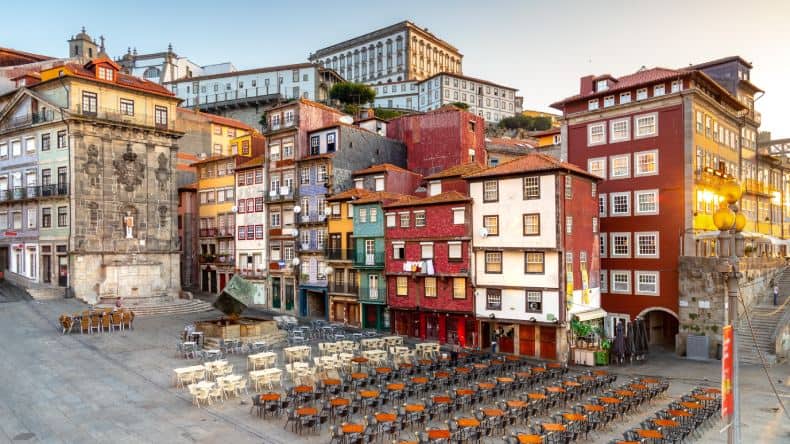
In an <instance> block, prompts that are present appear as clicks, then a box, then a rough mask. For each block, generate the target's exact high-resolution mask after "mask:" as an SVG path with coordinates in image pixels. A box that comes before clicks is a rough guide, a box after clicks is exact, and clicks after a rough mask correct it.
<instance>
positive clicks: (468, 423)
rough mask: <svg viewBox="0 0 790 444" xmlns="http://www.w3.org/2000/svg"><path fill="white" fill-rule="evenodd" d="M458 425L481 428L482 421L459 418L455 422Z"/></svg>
mask: <svg viewBox="0 0 790 444" xmlns="http://www.w3.org/2000/svg"><path fill="white" fill-rule="evenodd" d="M455 422H456V424H458V427H462V428H463V427H478V426H480V421H478V420H477V419H476V418H458V420H456V421H455Z"/></svg>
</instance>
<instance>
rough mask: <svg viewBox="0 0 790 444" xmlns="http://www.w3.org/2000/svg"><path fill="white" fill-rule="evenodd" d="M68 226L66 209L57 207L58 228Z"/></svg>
mask: <svg viewBox="0 0 790 444" xmlns="http://www.w3.org/2000/svg"><path fill="white" fill-rule="evenodd" d="M68 225H69V213H68V207H58V226H59V227H66V226H68Z"/></svg>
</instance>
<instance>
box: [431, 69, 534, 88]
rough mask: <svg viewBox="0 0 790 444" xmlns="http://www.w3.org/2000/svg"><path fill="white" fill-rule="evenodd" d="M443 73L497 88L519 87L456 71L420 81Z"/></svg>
mask: <svg viewBox="0 0 790 444" xmlns="http://www.w3.org/2000/svg"><path fill="white" fill-rule="evenodd" d="M443 75H444V76H450V77H457V78H459V79H464V80H470V81H472V82H477V83H483V84H485V85H491V86H495V87H497V88H505V89H510V90H513V91H518V88H513V87H512V86H505V85H502V84H499V83H494V82H492V81H490V80H485V79H480V78H477V77H470V76H467V75H463V74H456V73H452V72H447V71H442V72H438V73H436V74H434V75H432V76H430V77H428V78H427V79H425V80H422V81H420V83H422V82H427V81H429V80H431V79H433V78H434V77H438V76H443Z"/></svg>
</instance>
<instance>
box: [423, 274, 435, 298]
mask: <svg viewBox="0 0 790 444" xmlns="http://www.w3.org/2000/svg"><path fill="white" fill-rule="evenodd" d="M425 297H426V298H435V297H436V278H435V277H426V278H425Z"/></svg>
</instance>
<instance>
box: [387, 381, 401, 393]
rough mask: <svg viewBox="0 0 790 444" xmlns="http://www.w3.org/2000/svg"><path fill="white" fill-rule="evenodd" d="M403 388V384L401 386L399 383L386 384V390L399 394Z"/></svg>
mask: <svg viewBox="0 0 790 444" xmlns="http://www.w3.org/2000/svg"><path fill="white" fill-rule="evenodd" d="M405 387H406V386H405V385H404V384H401V383H400V382H392V383H389V384H387V390H389V391H392V392H399V391H401V390H403V389H404V388H405Z"/></svg>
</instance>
